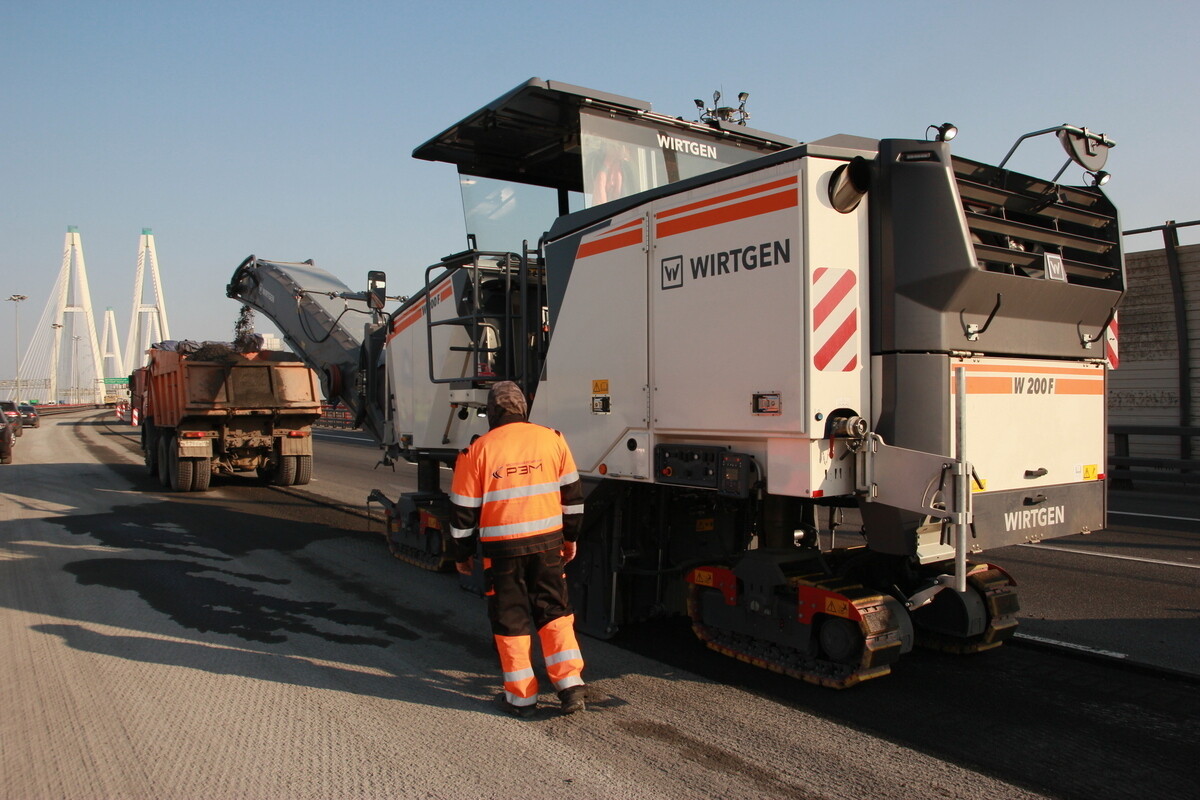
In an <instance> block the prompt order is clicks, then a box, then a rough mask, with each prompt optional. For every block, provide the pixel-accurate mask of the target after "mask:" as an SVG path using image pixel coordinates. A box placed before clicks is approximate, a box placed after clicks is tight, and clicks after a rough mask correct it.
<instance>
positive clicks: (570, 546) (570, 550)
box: [562, 541, 576, 566]
mask: <svg viewBox="0 0 1200 800" xmlns="http://www.w3.org/2000/svg"><path fill="white" fill-rule="evenodd" d="M575 549H576V544H575V542H567V541H564V542H563V546H562V557H563V566H566V565H567V564H570V563H571V561H572V560H574V558H575Z"/></svg>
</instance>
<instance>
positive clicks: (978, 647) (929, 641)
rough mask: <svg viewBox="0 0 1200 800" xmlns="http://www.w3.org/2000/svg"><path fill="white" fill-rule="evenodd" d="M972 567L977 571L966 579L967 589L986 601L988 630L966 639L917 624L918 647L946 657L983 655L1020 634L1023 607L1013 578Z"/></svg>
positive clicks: (993, 571) (1000, 572) (995, 571)
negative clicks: (1021, 607) (1018, 626)
mask: <svg viewBox="0 0 1200 800" xmlns="http://www.w3.org/2000/svg"><path fill="white" fill-rule="evenodd" d="M972 567H973V570H974V571H972V572H971V573H970V574H968V575H967V587H968V588H969V589H973V590H974V591H975V592H976V593H978V594H979V595H980V596H981V597H983V602H984V604H985V605H986V607H987V612H988V621H987V627H986V628H985V629H984V630H983V632H982V633H979V634H976V635H975V636H970V637H966V638H963V637H956V636H948V635H946V634H944V633H939V632H937V631H931V630H926V629H922V628H921V627H920V626H919V624H918V627H917V644H918V645H920V646H921V647H924V648H927V649H929V650H940V651H941V652H943V653H958V654H963V655H966V654H970V653H981V652H983V651H984V650H991V649H992V648H995V647H999V646H1000V645H1002V644H1004V642H1005V641H1007V640H1008V639H1011V638H1012V636H1013V634H1014V633H1016V632H1017V612H1018V611H1019V610H1020V604H1019V602H1018V600H1017V587H1016V584H1015V583H1013V580H1012V578H1010V577H1009V576H1008V575H1006V574H1005V573H1004V572H1003V571H1002V570H999V569H995V568H988V566H987V565H986V564H980V565H972Z"/></svg>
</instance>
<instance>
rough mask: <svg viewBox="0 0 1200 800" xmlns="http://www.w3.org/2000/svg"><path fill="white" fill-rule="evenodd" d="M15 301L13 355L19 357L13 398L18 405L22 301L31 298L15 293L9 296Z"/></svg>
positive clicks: (19, 399) (19, 393) (19, 395)
mask: <svg viewBox="0 0 1200 800" xmlns="http://www.w3.org/2000/svg"><path fill="white" fill-rule="evenodd" d="M8 299H9V300H10V301H12V303H13V327H15V328H16V338H15V339H13V355H14V356H15V357H16V359H17V364H16V369H17V379H16V380H15V381H14V383H15V384H16V387H15V388H14V389H13V400H15V401H16V403H17V404H18V405H20V403H21V314H20V310H21V301H22V300H28V299H29V298H28V297H26V296H25V295H23V294H14V295H13V296H12V297H9V298H8Z"/></svg>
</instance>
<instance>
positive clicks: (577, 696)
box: [558, 685, 587, 714]
mask: <svg viewBox="0 0 1200 800" xmlns="http://www.w3.org/2000/svg"><path fill="white" fill-rule="evenodd" d="M586 694H587V687H585V686H582V685H580V686H572V687H570V688H569V689H563V690H562V691H561V692H559V693H558V699H559V700H560V701H561V702H562V713H564V714H574V713H576V712H579V711H585V710H586V709H587V703H586V702H585V695H586Z"/></svg>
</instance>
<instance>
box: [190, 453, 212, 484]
mask: <svg viewBox="0 0 1200 800" xmlns="http://www.w3.org/2000/svg"><path fill="white" fill-rule="evenodd" d="M211 481H212V459H211V458H196V459H192V491H193V492H207V491H208V485H209V483H210V482H211Z"/></svg>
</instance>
